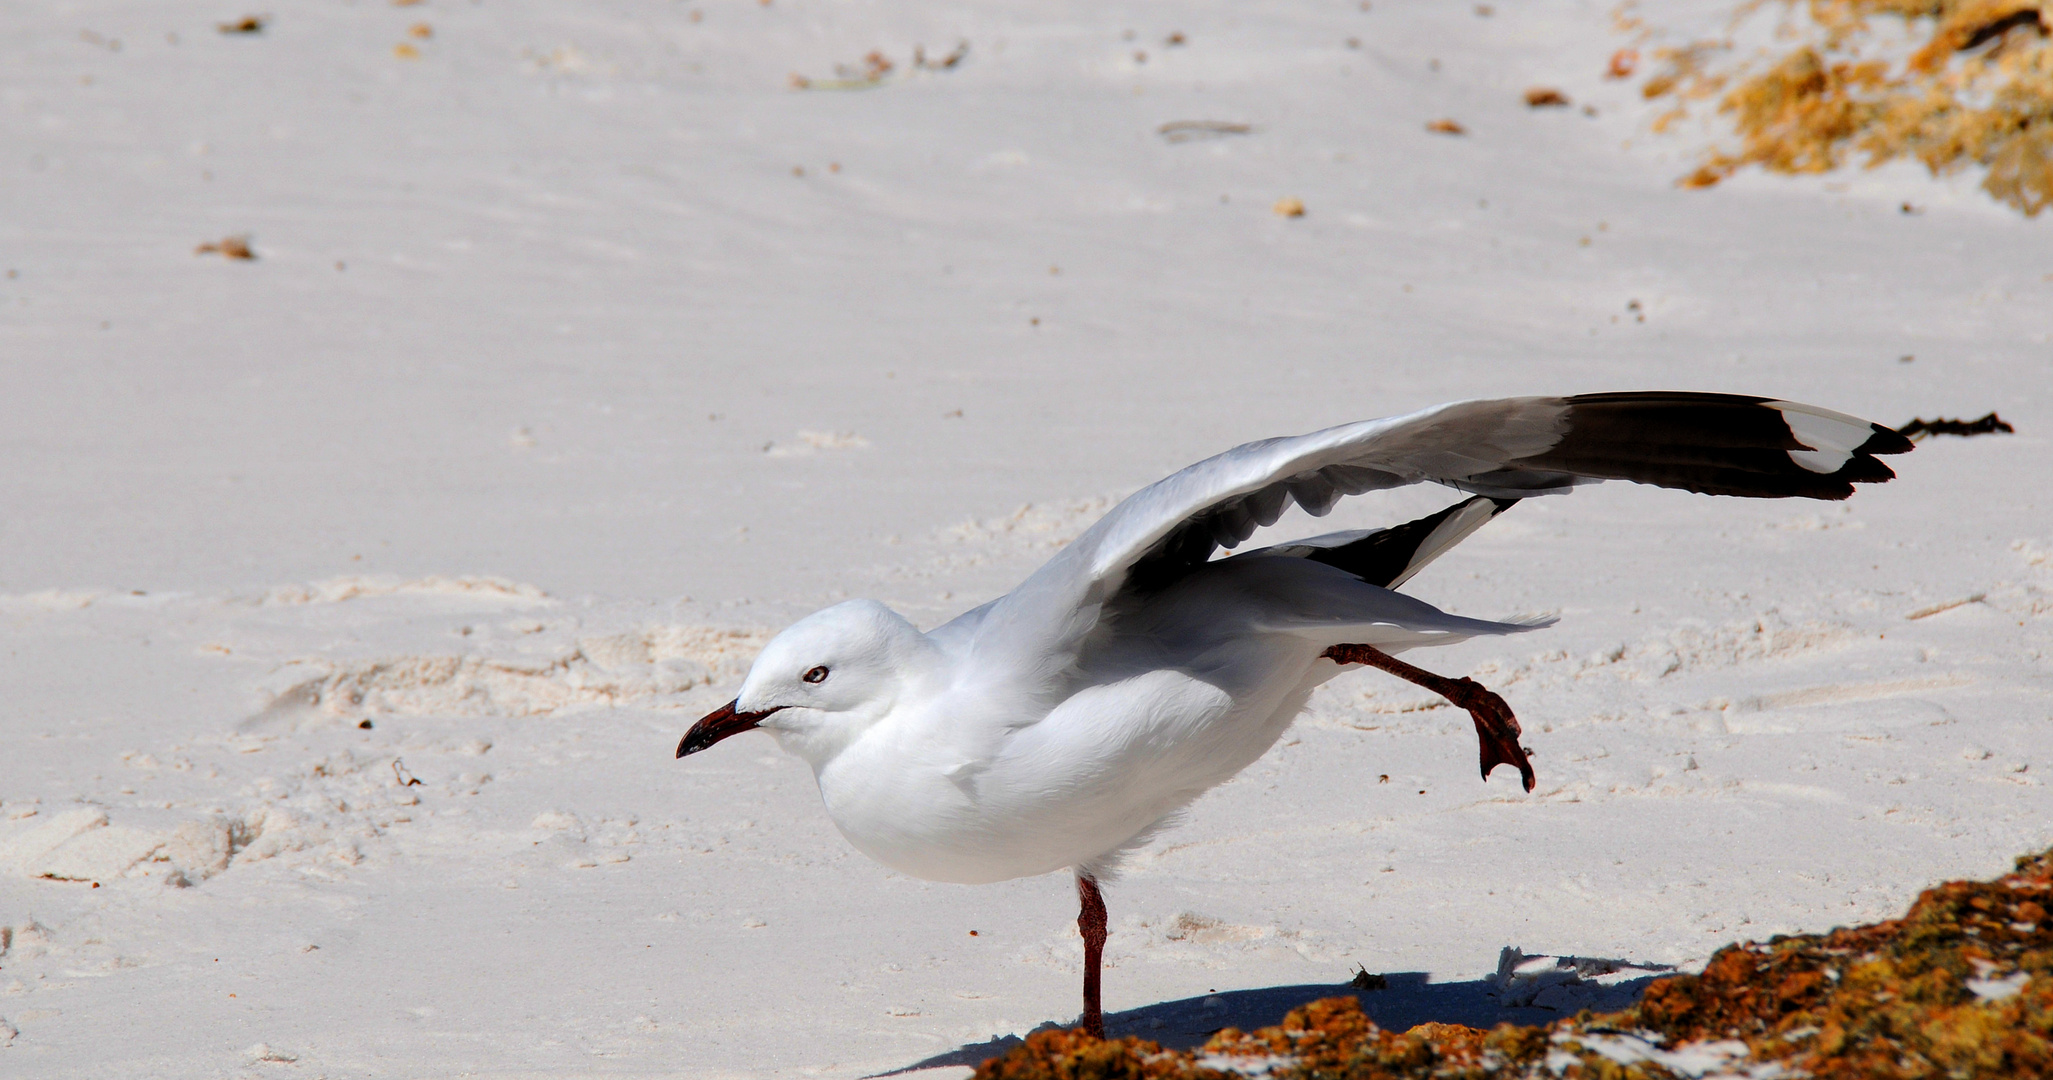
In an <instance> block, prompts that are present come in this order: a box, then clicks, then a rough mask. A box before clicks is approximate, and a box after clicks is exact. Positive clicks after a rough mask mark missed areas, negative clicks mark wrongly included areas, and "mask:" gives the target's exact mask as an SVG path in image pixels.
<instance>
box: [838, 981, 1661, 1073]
mask: <svg viewBox="0 0 2053 1080" xmlns="http://www.w3.org/2000/svg"><path fill="white" fill-rule="evenodd" d="M1657 977H1658V976H1657V975H1651V974H1650V975H1648V976H1646V977H1644V978H1638V979H1632V980H1630V981H1626V982H1620V983H1616V984H1613V985H1611V986H1608V987H1606V988H1605V991H1606V992H1605V993H1604V995H1603V997H1604V1000H1603V1001H1602V1002H1601V1005H1602V1007H1603V1009H1605V1010H1611V1009H1620V1008H1624V1007H1625V1006H1627V1005H1630V1004H1632V1003H1634V1002H1636V1001H1638V1000H1639V996H1640V993H1641V991H1643V990H1645V989H1646V986H1647V984H1648V983H1650V982H1653V981H1654V979H1655V978H1657ZM1384 978H1385V979H1386V980H1387V981H1388V983H1389V985H1388V986H1387V987H1385V988H1384V989H1381V990H1357V989H1355V988H1354V987H1353V986H1352V985H1350V984H1348V983H1340V984H1337V985H1336V984H1332V983H1309V984H1303V985H1298V986H1268V987H1263V988H1261V989H1258V990H1224V991H1220V992H1218V993H1214V994H1206V995H1205V996H1203V997H1190V998H1184V999H1182V1000H1180V1001H1164V1002H1161V1003H1159V1004H1155V1005H1144V1006H1142V1007H1140V1008H1138V1009H1130V1010H1128V1011H1126V1012H1122V1013H1108V1014H1106V1016H1105V1034H1106V1035H1107V1036H1109V1037H1111V1038H1115V1039H1116V1038H1120V1037H1122V1036H1126V1035H1133V1036H1137V1037H1139V1038H1143V1039H1146V1040H1148V1041H1149V1042H1154V1043H1160V1044H1161V1045H1163V1046H1165V1047H1168V1048H1170V1049H1173V1050H1187V1049H1190V1048H1191V1047H1194V1046H1198V1045H1201V1044H1203V1043H1204V1041H1205V1040H1206V1039H1208V1038H1210V1037H1211V1036H1212V1033H1213V1032H1215V1031H1218V1030H1219V1029H1220V1028H1228V1027H1231V1028H1239V1029H1241V1030H1242V1031H1252V1030H1253V1029H1255V1028H1260V1027H1269V1026H1271V1025H1274V1024H1276V1023H1278V1022H1280V1021H1281V1020H1282V1019H1283V1016H1284V1014H1285V1013H1288V1012H1289V1011H1290V1010H1292V1009H1295V1008H1297V1007H1298V1006H1300V1005H1303V1004H1306V1003H1307V1002H1313V1001H1318V1000H1319V999H1321V998H1332V997H1342V996H1345V995H1353V996H1354V998H1355V999H1356V1000H1357V1001H1360V1002H1361V1004H1362V1011H1363V1012H1365V1013H1367V1014H1368V1015H1369V1018H1370V1019H1372V1020H1374V1021H1375V1022H1376V1024H1377V1026H1379V1027H1381V1028H1383V1029H1384V1030H1386V1031H1404V1030H1406V1029H1408V1028H1410V1027H1412V1026H1413V1025H1416V1024H1425V1023H1440V1024H1463V1025H1466V1026H1468V1027H1474V1028H1491V1027H1495V1026H1497V1025H1498V1024H1502V1023H1512V1024H1534V1025H1537V1024H1546V1023H1550V1022H1552V1021H1554V1020H1556V1019H1558V1018H1560V1017H1561V1016H1563V1015H1566V1014H1569V1013H1573V1012H1575V1011H1576V1009H1575V1008H1568V1009H1566V1012H1564V1011H1563V1010H1562V1009H1554V1008H1547V1007H1544V1006H1540V1005H1507V1004H1505V1002H1504V1000H1503V998H1504V994H1503V990H1502V987H1501V984H1500V983H1499V982H1498V981H1496V980H1492V979H1475V980H1473V981H1470V982H1443V983H1436V982H1428V981H1427V979H1426V974H1425V973H1424V972H1418V971H1400V972H1392V973H1390V974H1389V975H1386V976H1384ZM1518 996H1520V997H1523V996H1525V995H1518ZM1565 1004H1566V1003H1565V1002H1564V1005H1565ZM1585 1004H1591V1005H1594V1004H1598V1003H1597V1002H1594V1001H1591V1002H1580V1001H1579V1002H1576V1005H1577V1006H1578V1007H1581V1006H1582V1005H1585ZM1067 1026H1069V1025H1068V1024H1056V1023H1053V1022H1050V1023H1047V1024H1043V1025H1041V1027H1040V1028H1036V1029H1035V1030H1037V1031H1039V1030H1044V1029H1046V1028H1052V1027H1067ZM1023 1041H1025V1040H1023V1039H1021V1038H1020V1037H1019V1036H1017V1035H1006V1036H1003V1037H1001V1038H995V1039H990V1040H987V1041H985V1042H980V1043H971V1044H969V1045H967V1046H959V1047H957V1048H955V1049H953V1050H950V1051H948V1052H947V1053H943V1054H936V1055H934V1056H933V1057H930V1058H927V1059H926V1060H924V1061H915V1062H913V1063H912V1064H910V1065H907V1066H905V1067H903V1068H899V1069H893V1070H891V1071H890V1072H883V1073H876V1074H874V1076H875V1077H885V1076H898V1075H901V1074H904V1073H909V1072H916V1071H918V1070H920V1069H938V1068H942V1067H945V1066H951V1065H967V1066H970V1067H972V1068H974V1067H976V1066H978V1065H981V1064H983V1063H984V1062H985V1061H986V1060H988V1059H990V1058H994V1057H997V1056H998V1055H1000V1054H1003V1053H1005V1052H1006V1051H1007V1050H1010V1049H1012V1048H1013V1047H1015V1046H1018V1045H1019V1044H1020V1043H1021V1042H1023Z"/></svg>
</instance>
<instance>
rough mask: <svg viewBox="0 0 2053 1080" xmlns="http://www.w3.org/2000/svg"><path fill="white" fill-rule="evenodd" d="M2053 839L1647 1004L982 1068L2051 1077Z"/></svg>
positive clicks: (1680, 981) (1046, 1044)
mask: <svg viewBox="0 0 2053 1080" xmlns="http://www.w3.org/2000/svg"><path fill="white" fill-rule="evenodd" d="M2048 905H2053V850H2049V851H2046V852H2043V853H2041V854H2038V855H2034V856H2027V857H2025V858H2021V859H2019V860H2017V867H2016V869H2015V870H2014V871H2013V872H2012V873H2010V874H2008V875H2005V876H2003V877H2000V878H1997V879H1996V880H1994V881H1955V882H1949V883H1947V884H1944V885H1940V886H1938V887H1936V888H1932V889H1927V890H1926V891H1925V892H1924V893H1923V895H1921V896H1919V897H1918V899H1917V902H1916V903H1914V904H1913V905H1911V909H1910V912H1909V913H1908V914H1906V915H1905V916H1904V917H1903V918H1901V919H1892V920H1890V921H1888V922H1882V923H1876V924H1873V925H1870V926H1860V927H1853V928H1841V929H1837V930H1833V931H1831V932H1830V933H1825V934H1802V935H1795V936H1787V937H1776V938H1772V939H1770V940H1769V941H1768V942H1766V943H1765V944H1762V943H1757V942H1750V943H1747V944H1743V945H1729V946H1726V947H1725V948H1723V949H1720V950H1719V951H1718V953H1717V955H1715V956H1713V957H1712V958H1711V961H1710V963H1709V964H1707V965H1706V966H1705V967H1704V970H1703V973H1702V974H1699V975H1679V976H1675V977H1672V978H1667V979H1661V980H1658V981H1656V982H1654V983H1652V984H1651V985H1649V986H1648V987H1647V991H1646V994H1645V996H1644V997H1642V998H1641V1000H1640V1002H1639V1004H1638V1005H1635V1006H1633V1007H1632V1008H1629V1009H1626V1010H1624V1011H1622V1012H1616V1013H1609V1014H1595V1013H1590V1012H1583V1013H1580V1014H1578V1015H1576V1016H1574V1017H1572V1018H1568V1019H1563V1020H1558V1021H1556V1022H1554V1023H1552V1024H1549V1025H1547V1026H1546V1027H1520V1026H1517V1025H1513V1024H1500V1025H1498V1026H1497V1027H1496V1028H1495V1029H1493V1030H1490V1031H1482V1030H1479V1029H1477V1028H1470V1027H1462V1026H1460V1025H1458V1024H1420V1025H1418V1026H1417V1027H1414V1028H1412V1029H1411V1030H1409V1031H1406V1032H1402V1033H1398V1032H1392V1031H1385V1030H1383V1029H1381V1028H1379V1027H1377V1026H1376V1025H1375V1023H1374V1022H1372V1021H1371V1020H1370V1019H1369V1018H1368V1016H1367V1015H1365V1014H1364V1013H1363V1012H1362V1011H1361V1006H1360V1004H1359V1003H1358V1002H1357V1001H1356V1000H1355V999H1354V998H1352V997H1341V998H1329V999H1326V1000H1323V1001H1315V1002H1312V1003H1311V1004H1309V1005H1305V1006H1303V1007H1302V1008H1298V1009H1294V1010H1292V1011H1291V1013H1290V1014H1289V1015H1288V1016H1286V1017H1284V1019H1283V1022H1282V1023H1281V1024H1278V1025H1277V1026H1275V1027H1270V1028H1262V1029H1261V1030H1259V1031H1252V1032H1242V1031H1238V1030H1235V1029H1233V1028H1227V1029H1225V1030H1223V1031H1220V1032H1219V1033H1217V1034H1216V1035H1214V1036H1213V1037H1212V1039H1211V1041H1209V1042H1207V1043H1205V1044H1204V1045H1203V1046H1202V1047H1199V1048H1198V1049H1196V1050H1194V1051H1188V1052H1186V1051H1176V1050H1165V1049H1163V1048H1161V1047H1160V1046H1157V1045H1156V1044H1154V1043H1151V1042H1146V1041H1144V1040H1141V1039H1136V1038H1123V1039H1112V1040H1101V1039H1093V1038H1090V1037H1089V1036H1086V1035H1083V1034H1081V1033H1080V1032H1074V1031H1044V1032H1040V1033H1038V1034H1035V1035H1031V1036H1028V1038H1027V1040H1026V1042H1025V1043H1023V1044H1021V1045H1020V1046H1018V1047H1016V1048H1015V1049H1013V1050H1012V1051H1010V1052H1009V1053H1006V1054H1004V1055H1003V1056H1000V1057H996V1058H992V1059H991V1060H989V1061H986V1062H984V1064H983V1065H982V1066H980V1067H979V1068H978V1069H977V1072H976V1080H1055V1078H1058V1077H1060V1078H1065V1080H1066V1078H1072V1077H1086V1076H1089V1077H1108V1078H1109V1077H1120V1078H1129V1077H1130V1078H1133V1080H1223V1078H1225V1077H1233V1076H1254V1075H1260V1076H1265V1077H1272V1078H1276V1080H1311V1078H1313V1077H1319V1078H1333V1080H1342V1078H1345V1080H1397V1078H1420V1080H1423V1078H1426V1077H1447V1076H1460V1077H1465V1078H1475V1080H1482V1078H1489V1077H1503V1078H1510V1077H1528V1076H1584V1077H1606V1078H1615V1080H1655V1078H1660V1077H1673V1076H1703V1075H1706V1074H1711V1073H1716V1074H1719V1075H1728V1074H1730V1075H1745V1076H1759V1077H1765V1076H1807V1077H1813V1078H1819V1080H1870V1078H1873V1080H1899V1078H1901V1080H1908V1078H1910V1077H1925V1076H1946V1077H1955V1078H1982V1077H1987V1078H1990V1080H1995V1078H1998V1077H2018V1076H2046V1075H2049V1073H2053V917H2049V914H2048Z"/></svg>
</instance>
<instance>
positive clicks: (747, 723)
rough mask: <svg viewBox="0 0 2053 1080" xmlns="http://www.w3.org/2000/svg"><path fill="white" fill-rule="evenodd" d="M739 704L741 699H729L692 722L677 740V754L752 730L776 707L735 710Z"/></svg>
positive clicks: (687, 752)
mask: <svg viewBox="0 0 2053 1080" xmlns="http://www.w3.org/2000/svg"><path fill="white" fill-rule="evenodd" d="M739 704H741V701H740V699H738V698H737V699H736V700H734V701H730V702H728V703H727V704H725V705H722V706H720V707H719V708H717V709H714V710H713V711H712V712H710V713H707V714H706V718H705V719H704V720H701V721H699V722H698V723H696V724H693V725H692V726H691V730H690V731H687V732H685V733H684V738H683V739H682V740H681V741H679V742H678V744H677V756H678V757H683V756H685V755H686V754H696V753H698V752H699V751H701V750H704V749H705V748H706V747H708V746H711V745H713V744H714V743H716V742H719V741H720V740H722V739H724V738H726V737H728V736H729V735H739V734H741V733H742V732H744V731H749V730H752V729H754V728H755V726H756V725H757V724H759V723H761V722H762V720H763V717H765V716H768V715H770V714H771V713H773V712H776V711H777V709H764V710H763V711H762V712H735V711H734V707H735V706H736V705H739ZM783 707H784V706H782V705H779V706H778V707H777V708H778V709H781V708H783Z"/></svg>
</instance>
